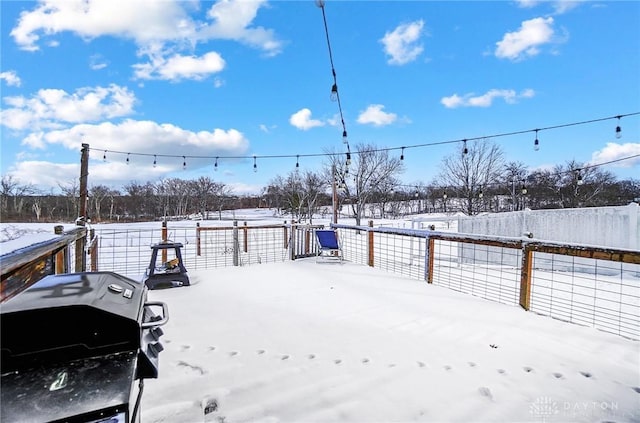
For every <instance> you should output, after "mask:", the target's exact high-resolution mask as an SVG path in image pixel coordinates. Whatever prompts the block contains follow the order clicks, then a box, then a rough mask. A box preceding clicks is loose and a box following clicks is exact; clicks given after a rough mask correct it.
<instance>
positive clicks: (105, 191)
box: [89, 185, 111, 222]
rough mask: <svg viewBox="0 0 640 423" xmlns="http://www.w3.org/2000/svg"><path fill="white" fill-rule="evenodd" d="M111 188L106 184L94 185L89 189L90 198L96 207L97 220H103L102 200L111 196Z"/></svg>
mask: <svg viewBox="0 0 640 423" xmlns="http://www.w3.org/2000/svg"><path fill="white" fill-rule="evenodd" d="M110 191H111V190H110V189H109V187H107V186H106V185H94V186H92V187H91V189H90V190H89V198H90V201H91V203H92V204H93V208H94V212H95V215H94V219H95V221H96V222H100V221H101V220H102V213H101V211H102V201H104V199H105V198H107V197H108V196H109V192H110Z"/></svg>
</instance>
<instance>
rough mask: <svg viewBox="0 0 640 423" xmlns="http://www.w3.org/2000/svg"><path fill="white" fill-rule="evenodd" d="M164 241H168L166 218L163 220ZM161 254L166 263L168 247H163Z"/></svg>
mask: <svg viewBox="0 0 640 423" xmlns="http://www.w3.org/2000/svg"><path fill="white" fill-rule="evenodd" d="M162 242H163V243H165V242H167V221H166V220H165V221H163V222H162ZM161 255H162V262H163V263H166V262H167V250H166V249H162V251H161ZM154 266H155V263H154Z"/></svg>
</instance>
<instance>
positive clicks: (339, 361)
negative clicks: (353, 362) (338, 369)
mask: <svg viewBox="0 0 640 423" xmlns="http://www.w3.org/2000/svg"><path fill="white" fill-rule="evenodd" d="M333 362H334V364H341V363H342V360H340V359H339V358H338V359H336V360H333Z"/></svg>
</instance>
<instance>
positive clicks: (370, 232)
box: [367, 220, 373, 267]
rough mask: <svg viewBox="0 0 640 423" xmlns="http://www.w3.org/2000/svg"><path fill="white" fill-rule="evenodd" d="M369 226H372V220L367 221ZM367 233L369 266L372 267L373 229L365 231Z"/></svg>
mask: <svg viewBox="0 0 640 423" xmlns="http://www.w3.org/2000/svg"><path fill="white" fill-rule="evenodd" d="M369 228H373V220H370V221H369ZM367 232H368V234H369V242H368V244H369V266H370V267H373V230H372V229H369V231H367Z"/></svg>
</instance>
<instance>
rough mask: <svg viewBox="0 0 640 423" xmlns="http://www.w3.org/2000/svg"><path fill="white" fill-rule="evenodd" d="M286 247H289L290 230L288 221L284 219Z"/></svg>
mask: <svg viewBox="0 0 640 423" xmlns="http://www.w3.org/2000/svg"><path fill="white" fill-rule="evenodd" d="M283 229H284V248H285V249H286V248H289V230H288V229H287V221H286V220H285V221H284V226H283Z"/></svg>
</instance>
